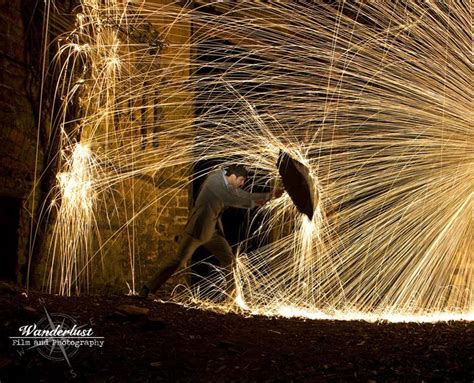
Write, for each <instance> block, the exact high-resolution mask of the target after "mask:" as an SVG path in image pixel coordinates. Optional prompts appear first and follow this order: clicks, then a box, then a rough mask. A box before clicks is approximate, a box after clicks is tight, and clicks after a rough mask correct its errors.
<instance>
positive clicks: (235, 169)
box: [225, 165, 248, 189]
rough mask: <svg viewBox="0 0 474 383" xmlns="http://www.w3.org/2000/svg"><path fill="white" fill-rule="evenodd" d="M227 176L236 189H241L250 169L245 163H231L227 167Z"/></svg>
mask: <svg viewBox="0 0 474 383" xmlns="http://www.w3.org/2000/svg"><path fill="white" fill-rule="evenodd" d="M225 176H226V178H227V182H229V184H230V185H232V186H233V187H234V188H236V189H240V188H241V187H242V186H244V183H245V180H246V179H247V176H248V171H247V169H245V167H244V166H243V165H230V166H229V167H227V169H226V173H225Z"/></svg>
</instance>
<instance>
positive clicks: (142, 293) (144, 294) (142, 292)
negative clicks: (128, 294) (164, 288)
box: [138, 285, 150, 299]
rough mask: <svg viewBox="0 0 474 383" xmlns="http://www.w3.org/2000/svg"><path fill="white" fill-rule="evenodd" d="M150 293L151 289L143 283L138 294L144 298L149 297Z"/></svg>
mask: <svg viewBox="0 0 474 383" xmlns="http://www.w3.org/2000/svg"><path fill="white" fill-rule="evenodd" d="M148 294H150V289H149V288H148V287H146V286H145V285H143V287H142V289H141V290H140V293H139V294H138V296H139V297H140V298H143V299H147V298H148Z"/></svg>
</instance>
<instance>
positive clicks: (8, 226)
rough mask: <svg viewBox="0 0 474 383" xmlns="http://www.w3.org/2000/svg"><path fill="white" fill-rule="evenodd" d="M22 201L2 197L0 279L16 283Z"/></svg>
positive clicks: (0, 210)
mask: <svg viewBox="0 0 474 383" xmlns="http://www.w3.org/2000/svg"><path fill="white" fill-rule="evenodd" d="M20 209H21V200H20V199H18V198H14V197H0V244H1V246H0V278H1V279H8V280H12V281H16V265H17V262H18V225H19V222H20Z"/></svg>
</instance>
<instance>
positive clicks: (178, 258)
mask: <svg viewBox="0 0 474 383" xmlns="http://www.w3.org/2000/svg"><path fill="white" fill-rule="evenodd" d="M201 245H202V242H201V241H200V240H198V239H196V238H193V237H191V236H190V235H188V234H183V237H182V238H181V241H180V244H179V249H178V252H177V253H176V254H173V255H172V256H171V257H168V258H166V259H164V260H163V263H162V264H161V265H160V266H159V268H158V270H157V271H156V273H155V274H154V275H153V277H152V278H151V279H150V281H149V282H147V283H146V284H145V286H144V287H145V288H147V289H148V290H149V291H150V292H152V293H155V291H157V290H158V289H159V288H160V287H161V286H162V285H163V283H165V282H166V281H167V280H168V279H169V278H170V277H171V276H172V275H173V274H174V272H175V271H176V270H177V269H178V267H179V266H180V265H183V264H184V263H186V261H187V260H188V259H189V258H190V257H191V256H192V255H193V253H194V251H196V249H197V248H198V247H199V246H201ZM145 295H146V294H145Z"/></svg>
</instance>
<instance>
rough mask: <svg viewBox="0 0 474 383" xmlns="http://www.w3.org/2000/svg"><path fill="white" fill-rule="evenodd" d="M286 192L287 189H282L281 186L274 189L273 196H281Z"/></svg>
mask: <svg viewBox="0 0 474 383" xmlns="http://www.w3.org/2000/svg"><path fill="white" fill-rule="evenodd" d="M284 192H285V189H280V188H278V189H275V190H273V198H280V197H281V196H282V195H283V193H284Z"/></svg>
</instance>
